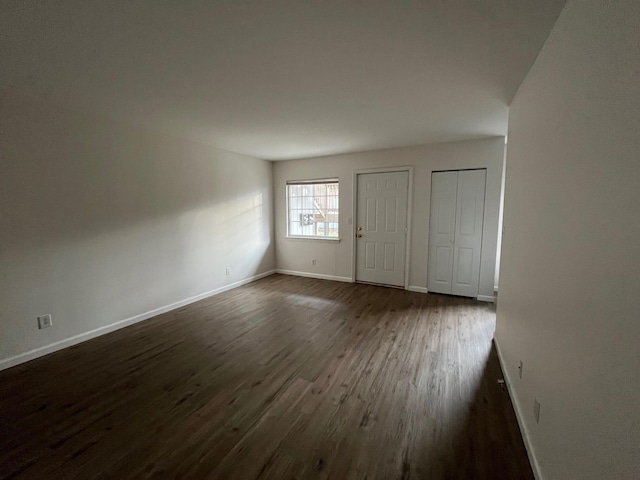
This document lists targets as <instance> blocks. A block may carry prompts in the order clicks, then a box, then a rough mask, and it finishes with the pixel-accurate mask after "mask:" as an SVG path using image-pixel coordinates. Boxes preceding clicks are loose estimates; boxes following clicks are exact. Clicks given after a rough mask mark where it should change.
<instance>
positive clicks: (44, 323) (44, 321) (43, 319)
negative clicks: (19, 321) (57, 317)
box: [38, 313, 53, 330]
mask: <svg viewBox="0 0 640 480" xmlns="http://www.w3.org/2000/svg"><path fill="white" fill-rule="evenodd" d="M51 325H53V320H51V314H49V313H47V314H46V315H40V316H39V317H38V328H39V329H40V330H42V329H43V328H49V327H50V326H51Z"/></svg>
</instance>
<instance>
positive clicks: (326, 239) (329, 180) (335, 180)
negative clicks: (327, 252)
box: [284, 177, 342, 242]
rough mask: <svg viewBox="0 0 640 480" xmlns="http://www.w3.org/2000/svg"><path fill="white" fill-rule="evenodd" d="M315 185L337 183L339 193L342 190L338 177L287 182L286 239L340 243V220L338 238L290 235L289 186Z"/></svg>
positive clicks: (285, 194) (285, 195) (285, 192)
mask: <svg viewBox="0 0 640 480" xmlns="http://www.w3.org/2000/svg"><path fill="white" fill-rule="evenodd" d="M315 183H337V184H338V191H339V188H340V181H339V179H338V177H331V178H317V179H305V180H287V181H286V182H285V186H284V198H285V204H286V212H285V221H286V229H287V231H286V232H287V233H286V235H285V238H286V239H287V240H304V241H312V242H340V241H342V238H341V237H340V230H341V229H340V220H338V236H337V237H312V236H307V235H289V185H312V184H315ZM339 218H340V207H338V219H339Z"/></svg>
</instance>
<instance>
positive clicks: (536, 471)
mask: <svg viewBox="0 0 640 480" xmlns="http://www.w3.org/2000/svg"><path fill="white" fill-rule="evenodd" d="M493 344H494V345H495V346H496V352H498V361H499V362H500V367H501V368H502V373H503V375H504V380H505V383H506V384H507V390H508V391H509V397H510V398H511V404H512V405H513V410H514V411H515V412H516V420H518V426H519V427H520V434H521V435H522V439H523V440H524V446H525V449H526V450H527V456H528V457H529V463H530V464H531V469H532V470H533V475H534V477H536V480H543V477H542V472H541V471H540V464H539V463H538V459H537V458H536V454H535V451H534V450H533V445H531V440H530V439H529V430H527V427H526V425H525V423H524V417H523V415H522V410H521V409H520V404H519V403H518V400H517V399H516V396H515V395H514V392H513V389H512V388H511V379H510V377H509V371H508V370H507V368H506V365H505V362H504V359H503V358H502V353H501V352H500V345H498V341H497V340H496V339H495V338H494V339H493Z"/></svg>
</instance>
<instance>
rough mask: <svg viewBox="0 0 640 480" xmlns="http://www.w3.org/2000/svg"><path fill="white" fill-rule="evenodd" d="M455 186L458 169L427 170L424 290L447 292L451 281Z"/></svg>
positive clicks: (454, 226) (451, 283)
mask: <svg viewBox="0 0 640 480" xmlns="http://www.w3.org/2000/svg"><path fill="white" fill-rule="evenodd" d="M457 188H458V172H433V173H432V174H431V216H430V217H429V267H428V277H429V278H428V282H427V290H428V291H429V292H433V293H451V289H452V285H453V254H454V242H455V229H456V191H457Z"/></svg>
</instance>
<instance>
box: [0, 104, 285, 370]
mask: <svg viewBox="0 0 640 480" xmlns="http://www.w3.org/2000/svg"><path fill="white" fill-rule="evenodd" d="M1 95H2V96H1V97H0V104H1V105H2V114H1V115H0V135H1V137H0V146H1V156H0V327H1V329H2V330H1V336H0V366H3V365H4V366H7V365H9V364H11V363H12V362H13V363H15V361H13V360H10V361H9V362H7V361H6V360H7V359H10V358H12V357H15V356H16V355H19V354H23V353H25V352H28V351H30V350H32V349H37V348H40V347H43V346H46V345H49V344H52V343H54V342H60V341H62V340H65V339H68V338H70V337H73V336H75V335H79V334H83V333H85V332H88V331H91V330H93V329H97V328H100V327H104V326H106V325H109V324H112V323H114V322H117V321H120V320H123V319H127V318H130V317H132V316H135V315H139V314H143V313H144V312H148V311H150V310H153V309H156V308H159V307H163V306H165V305H168V304H172V303H174V302H179V301H182V300H184V299H187V298H190V297H193V296H196V295H200V294H203V293H206V292H210V291H212V290H216V289H218V288H222V287H224V286H225V285H228V284H231V283H233V282H237V281H240V280H243V279H246V278H248V277H252V276H254V275H257V274H259V273H262V272H267V271H269V270H271V269H273V268H274V251H273V235H272V210H273V208H272V201H273V200H272V168H271V163H270V162H266V161H262V160H256V159H253V158H249V157H245V156H241V155H236V154H233V153H229V152H225V151H221V150H216V149H213V148H211V147H207V146H203V145H199V144H196V143H193V142H188V141H182V140H179V139H176V138H172V137H169V136H166V135H159V134H156V133H153V132H151V131H147V130H143V129H140V128H135V127H129V126H124V125H121V124H118V123H114V122H111V121H107V120H103V119H101V118H97V117H93V116H90V115H86V114H79V113H74V112H71V111H67V110H64V109H61V108H58V107H56V106H53V105H49V104H46V103H42V102H41V101H40V100H35V99H29V98H26V97H24V96H18V95H16V94H15V93H12V94H9V93H8V92H2V94H1ZM226 266H231V268H232V273H231V275H230V276H226V275H225V267H226ZM44 313H51V314H52V315H53V324H54V326H53V327H52V328H49V329H45V330H38V329H37V326H36V316H37V315H42V314H44ZM3 360H4V362H2V361H3ZM14 360H15V359H14Z"/></svg>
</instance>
